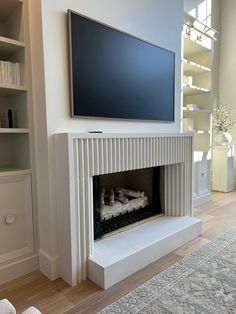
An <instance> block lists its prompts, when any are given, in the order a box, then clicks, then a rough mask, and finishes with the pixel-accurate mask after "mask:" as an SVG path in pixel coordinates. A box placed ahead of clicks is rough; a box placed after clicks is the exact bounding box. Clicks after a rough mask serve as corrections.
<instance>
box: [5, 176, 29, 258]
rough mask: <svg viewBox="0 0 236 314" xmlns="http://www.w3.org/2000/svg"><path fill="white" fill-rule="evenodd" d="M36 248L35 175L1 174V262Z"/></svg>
mask: <svg viewBox="0 0 236 314" xmlns="http://www.w3.org/2000/svg"><path fill="white" fill-rule="evenodd" d="M33 250H34V237H33V217H32V196H31V176H30V175H19V176H9V177H0V263H3V262H6V261H8V260H10V259H12V258H17V257H19V256H22V255H25V254H28V253H31V252H32V251H33Z"/></svg>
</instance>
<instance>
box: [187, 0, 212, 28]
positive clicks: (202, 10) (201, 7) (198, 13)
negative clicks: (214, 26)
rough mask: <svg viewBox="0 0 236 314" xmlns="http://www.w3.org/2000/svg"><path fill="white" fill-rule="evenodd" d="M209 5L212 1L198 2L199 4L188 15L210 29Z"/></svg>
mask: <svg viewBox="0 0 236 314" xmlns="http://www.w3.org/2000/svg"><path fill="white" fill-rule="evenodd" d="M211 3H212V0H204V1H199V4H198V5H196V7H195V8H193V9H192V10H190V11H189V14H191V15H192V16H194V17H195V18H197V19H198V20H199V21H201V22H202V23H204V24H206V25H207V26H209V27H211V10H212V8H211Z"/></svg>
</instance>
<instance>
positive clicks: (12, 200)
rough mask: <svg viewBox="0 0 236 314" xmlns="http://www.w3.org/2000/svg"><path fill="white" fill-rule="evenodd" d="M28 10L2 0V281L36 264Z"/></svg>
mask: <svg viewBox="0 0 236 314" xmlns="http://www.w3.org/2000/svg"><path fill="white" fill-rule="evenodd" d="M28 13H29V12H28V0H22V1H21V0H1V1H0V203H1V207H0V229H1V237H0V247H1V252H0V284H1V283H3V282H4V281H6V280H7V279H13V278H14V277H17V276H19V275H22V274H24V273H26V272H30V271H32V270H35V265H36V264H37V262H36V258H37V257H36V256H35V253H34V250H35V236H34V223H33V208H34V203H33V202H34V201H33V196H32V195H33V194H32V191H33V190H34V186H33V180H32V176H34V175H35V174H34V170H32V168H33V167H32V165H33V164H34V163H33V157H32V156H33V154H32V151H34V149H33V145H34V143H33V121H30V119H31V120H32V116H33V115H32V112H33V108H32V99H31V95H32V91H31V84H30V82H31V64H30V59H29V55H30V53H29V51H30V47H29V45H30V41H29V25H28V24H27V23H28ZM7 215H13V216H14V217H15V220H14V223H12V224H7V223H6V217H7ZM26 255H27V259H25V256H26ZM26 260H27V265H26V262H25V261H26ZM12 261H14V263H12ZM31 261H32V263H31ZM2 263H4V268H3V267H1V266H2ZM3 269H5V271H3ZM7 269H8V271H7V274H8V275H7V276H6V274H5V273H6V270H7ZM13 274H14V276H13Z"/></svg>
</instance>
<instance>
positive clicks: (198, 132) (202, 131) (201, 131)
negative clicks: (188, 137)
mask: <svg viewBox="0 0 236 314" xmlns="http://www.w3.org/2000/svg"><path fill="white" fill-rule="evenodd" d="M194 133H195V134H196V135H198V134H211V132H210V131H205V130H198V131H196V130H195V131H194Z"/></svg>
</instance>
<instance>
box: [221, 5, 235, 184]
mask: <svg viewBox="0 0 236 314" xmlns="http://www.w3.org/2000/svg"><path fill="white" fill-rule="evenodd" d="M235 17H236V1H235V0H227V1H222V7H221V36H220V37H221V44H220V47H221V48H220V76H219V77H220V82H219V102H220V104H221V103H223V104H227V105H228V108H230V109H231V110H232V111H234V118H235V119H236V111H235V110H236V88H235V80H236V58H235V51H236V37H235V29H236V18H235ZM230 133H231V134H232V135H233V143H234V145H236V129H234V130H231V131H230ZM235 165H236V164H235ZM235 168H236V167H235ZM235 178H236V172H235ZM235 186H236V179H235Z"/></svg>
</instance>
